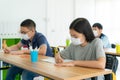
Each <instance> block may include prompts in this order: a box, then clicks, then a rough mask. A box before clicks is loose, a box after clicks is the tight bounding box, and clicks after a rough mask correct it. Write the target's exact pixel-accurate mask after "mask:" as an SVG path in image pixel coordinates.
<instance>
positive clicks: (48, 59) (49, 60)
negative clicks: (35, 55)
mask: <svg viewBox="0 0 120 80" xmlns="http://www.w3.org/2000/svg"><path fill="white" fill-rule="evenodd" d="M41 60H42V61H46V62H50V63H54V64H55V63H56V62H55V58H52V57H49V58H46V59H41ZM70 61H72V60H69V59H64V62H70Z"/></svg>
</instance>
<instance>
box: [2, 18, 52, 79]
mask: <svg viewBox="0 0 120 80" xmlns="http://www.w3.org/2000/svg"><path fill="white" fill-rule="evenodd" d="M20 33H21V37H22V40H21V41H20V42H19V43H17V44H15V45H13V46H10V47H7V48H5V49H4V52H5V53H10V54H16V55H17V54H19V55H20V54H24V53H28V54H29V53H30V49H29V48H32V49H35V48H37V49H38V50H39V51H38V53H39V54H40V55H45V56H51V57H52V56H53V53H52V50H51V48H50V46H49V43H48V41H47V39H46V37H45V36H44V35H43V34H42V33H39V32H37V31H36V24H35V22H34V21H33V20H31V19H26V20H24V21H23V22H22V23H21V24H20ZM21 47H22V48H26V49H23V50H19V49H20V48H21ZM17 74H22V80H33V78H34V77H36V76H39V74H37V73H33V72H31V71H28V70H24V69H22V68H19V67H17V66H14V65H12V66H11V67H10V68H9V70H8V72H7V76H6V80H15V77H16V75H17Z"/></svg>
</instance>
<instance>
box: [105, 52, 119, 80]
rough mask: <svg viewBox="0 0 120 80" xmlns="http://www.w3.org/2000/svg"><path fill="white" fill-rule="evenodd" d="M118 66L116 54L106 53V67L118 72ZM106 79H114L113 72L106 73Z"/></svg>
mask: <svg viewBox="0 0 120 80" xmlns="http://www.w3.org/2000/svg"><path fill="white" fill-rule="evenodd" d="M117 67H118V60H117V58H116V56H113V55H108V54H107V55H106V69H111V70H112V72H114V73H116V70H117ZM105 80H113V76H112V74H109V75H105Z"/></svg>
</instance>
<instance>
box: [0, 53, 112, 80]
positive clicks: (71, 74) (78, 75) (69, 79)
mask: <svg viewBox="0 0 120 80" xmlns="http://www.w3.org/2000/svg"><path fill="white" fill-rule="evenodd" d="M45 58H48V57H47V56H41V55H39V61H38V62H36V63H32V62H31V61H30V55H27V54H24V55H11V54H4V53H2V52H1V53H0V60H2V61H4V62H7V63H10V64H13V65H16V66H18V67H21V68H24V69H26V70H30V71H33V72H36V73H38V74H41V75H43V76H46V77H49V78H52V79H55V80H80V79H85V78H90V77H95V76H99V75H103V74H110V73H112V71H111V70H107V69H105V70H102V69H93V68H84V67H58V66H55V65H54V64H53V63H49V62H45V61H42V60H41V59H45Z"/></svg>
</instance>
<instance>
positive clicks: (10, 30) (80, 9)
mask: <svg viewBox="0 0 120 80" xmlns="http://www.w3.org/2000/svg"><path fill="white" fill-rule="evenodd" d="M119 4H120V1H119V0H0V37H18V36H19V34H18V32H19V25H20V23H21V22H22V21H23V20H24V19H26V18H31V19H33V20H34V21H35V22H36V24H37V31H39V32H42V33H43V34H44V35H45V36H46V37H47V39H48V41H49V43H50V45H65V40H66V38H67V37H69V36H70V35H69V25H70V23H71V22H72V20H73V19H75V18H77V17H85V18H87V19H88V20H89V21H90V23H91V25H92V24H93V23H94V22H100V23H101V24H102V25H103V27H104V31H103V32H104V33H105V34H106V35H108V37H109V39H110V42H111V43H116V42H119V41H120V36H119V34H120V31H119V28H118V27H119V18H120V15H119V13H120V11H119V10H120V6H119Z"/></svg>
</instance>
